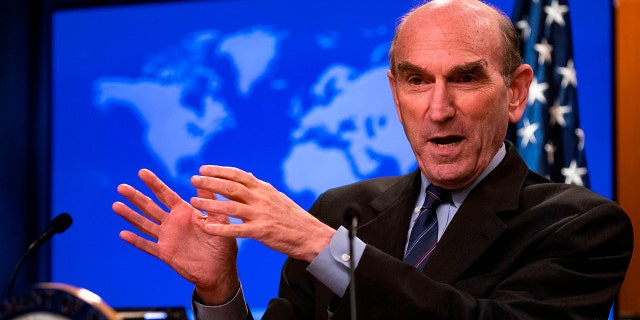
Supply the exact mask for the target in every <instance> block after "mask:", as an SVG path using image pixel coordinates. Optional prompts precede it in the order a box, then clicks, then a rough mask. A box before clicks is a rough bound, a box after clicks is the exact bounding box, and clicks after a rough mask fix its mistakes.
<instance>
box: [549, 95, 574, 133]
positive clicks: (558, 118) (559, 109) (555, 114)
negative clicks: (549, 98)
mask: <svg viewBox="0 0 640 320" xmlns="http://www.w3.org/2000/svg"><path fill="white" fill-rule="evenodd" d="M569 112H571V107H569V106H561V105H559V104H558V102H557V101H556V103H555V104H554V105H553V106H551V107H550V108H549V113H550V115H551V119H550V122H551V125H555V124H556V123H557V124H559V125H560V126H562V127H564V126H566V125H567V122H566V121H565V119H564V115H565V114H567V113H569Z"/></svg>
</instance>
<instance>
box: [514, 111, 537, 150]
mask: <svg viewBox="0 0 640 320" xmlns="http://www.w3.org/2000/svg"><path fill="white" fill-rule="evenodd" d="M523 125H524V126H523V127H522V128H520V129H518V135H519V136H520V137H521V138H522V142H521V145H522V147H523V148H524V147H526V146H527V145H529V142H531V143H532V144H536V143H538V140H536V131H537V130H538V128H540V125H539V124H537V123H533V124H532V123H529V119H526V118H525V119H524V124H523Z"/></svg>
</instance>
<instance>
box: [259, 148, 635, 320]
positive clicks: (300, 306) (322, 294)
mask: <svg viewBox="0 0 640 320" xmlns="http://www.w3.org/2000/svg"><path fill="white" fill-rule="evenodd" d="M419 192H420V173H419V172H418V171H416V172H413V173H411V174H409V175H406V176H402V177H393V178H380V179H373V180H367V181H363V182H359V183H355V184H352V185H349V186H345V187H340V188H337V189H333V190H329V191H327V192H326V193H325V194H323V195H322V196H321V197H319V198H318V200H317V201H316V203H315V204H314V205H313V207H312V208H311V210H310V211H311V213H312V214H314V215H316V216H317V217H318V218H319V219H321V220H322V221H324V222H325V223H327V224H328V225H330V226H332V227H335V228H337V227H338V226H340V225H341V224H342V223H343V216H344V213H345V212H347V211H349V210H356V211H357V212H358V213H359V214H360V219H361V224H360V228H359V229H358V237H359V238H360V239H362V240H363V241H364V242H365V243H366V244H367V246H366V249H365V251H364V254H363V256H362V258H361V260H360V262H359V265H358V267H357V269H356V270H355V283H356V292H357V293H356V301H357V313H358V317H359V318H360V319H418V318H420V319H606V318H607V315H608V312H609V310H610V308H611V303H612V301H613V300H614V298H615V297H616V295H617V294H618V291H619V288H620V286H621V284H622V281H623V279H624V276H625V273H626V270H627V267H628V264H629V261H630V259H631V253H632V250H633V232H632V228H631V223H630V220H629V218H628V217H627V215H626V214H625V213H624V212H623V211H622V210H621V209H620V208H619V207H618V206H617V205H616V204H615V203H613V202H611V201H609V200H607V199H605V198H603V197H600V196H598V195H596V194H595V193H593V192H591V191H589V190H587V189H585V188H582V187H578V186H572V185H566V184H558V183H551V182H549V181H548V180H546V179H544V178H542V177H540V176H538V175H536V174H535V173H533V172H531V171H530V170H529V169H528V168H527V166H526V164H525V163H524V161H523V160H522V159H521V158H520V156H519V155H518V154H517V152H516V150H515V148H514V147H513V145H511V144H510V143H507V154H506V156H505V158H504V159H503V161H502V162H501V163H500V164H499V165H498V167H496V168H495V169H494V170H493V171H492V172H491V173H490V174H489V175H488V176H487V177H486V178H485V179H483V180H482V181H481V182H480V183H479V184H478V185H477V186H476V187H475V188H474V189H473V190H472V191H471V192H470V193H469V195H468V196H467V198H466V199H465V201H464V202H463V204H462V205H461V207H460V208H459V209H458V212H457V213H456V215H455V217H454V218H453V220H452V221H451V223H450V224H449V226H448V228H447V230H446V231H445V233H444V234H443V235H442V238H441V239H440V241H439V243H438V246H437V247H436V249H435V250H434V251H433V252H432V254H431V256H430V258H429V260H428V261H427V263H426V265H425V267H424V269H423V270H417V269H415V268H413V267H411V266H409V265H406V264H404V263H403V262H402V256H403V253H404V247H405V243H406V241H407V239H406V238H407V230H408V228H409V220H410V215H411V211H412V209H413V205H414V204H415V201H416V199H417V197H418V193H419ZM307 266H308V264H307V263H305V262H303V261H299V260H294V259H288V260H287V261H286V262H285V265H284V267H283V271H282V278H281V284H280V294H279V295H280V299H279V300H277V301H274V306H279V307H280V308H277V307H273V308H272V307H269V308H268V309H267V312H266V313H265V317H264V318H267V319H268V318H271V317H272V316H271V314H274V313H272V311H273V310H276V309H280V310H286V311H285V312H284V313H281V312H275V313H276V314H277V315H276V316H275V317H273V318H279V319H284V318H289V317H291V318H296V319H328V318H329V317H330V316H329V315H330V314H334V315H333V319H349V313H350V310H349V296H348V295H349V290H347V293H346V294H345V296H344V297H343V298H342V299H340V298H339V297H337V296H336V295H335V294H333V293H332V292H331V291H330V290H329V289H328V288H327V287H326V286H324V285H323V284H322V283H320V282H319V281H317V280H316V279H315V278H314V277H313V276H311V275H310V274H309V273H308V272H307V271H306V270H305V269H306V267H307ZM283 305H284V306H286V307H284V308H283ZM284 314H287V315H286V316H284Z"/></svg>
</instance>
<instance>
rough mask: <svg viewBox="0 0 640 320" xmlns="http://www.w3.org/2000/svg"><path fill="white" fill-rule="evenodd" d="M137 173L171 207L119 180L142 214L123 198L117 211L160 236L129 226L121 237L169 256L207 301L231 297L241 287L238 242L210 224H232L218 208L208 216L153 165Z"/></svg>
mask: <svg viewBox="0 0 640 320" xmlns="http://www.w3.org/2000/svg"><path fill="white" fill-rule="evenodd" d="M138 175H139V177H140V179H142V181H144V183H145V184H146V185H147V186H148V187H149V189H150V190H151V191H152V192H153V193H154V194H155V196H156V197H157V199H158V200H159V201H160V202H161V203H162V204H164V206H165V207H167V208H168V209H169V212H166V211H165V210H164V209H163V208H161V207H160V206H159V205H158V204H157V203H156V202H155V201H153V200H152V199H151V198H149V197H148V196H146V195H145V194H144V193H142V192H140V191H138V190H136V189H134V188H133V187H131V186H129V185H126V184H121V185H119V186H118V192H119V193H120V194H121V195H122V196H124V197H125V198H126V199H127V200H129V202H131V204H132V205H133V206H135V207H136V208H137V209H138V210H139V211H141V212H142V214H140V213H138V212H136V211H135V210H133V209H131V208H130V207H129V206H127V205H126V204H124V203H122V202H114V203H113V210H114V211H115V212H116V213H117V214H118V215H120V216H121V217H123V218H124V219H125V220H127V221H128V222H129V223H131V225H133V226H134V227H136V228H137V229H138V230H139V231H140V232H142V233H144V234H146V235H148V236H149V237H151V238H153V239H155V240H156V241H155V242H154V241H150V240H147V239H145V238H143V237H141V236H139V235H137V234H135V233H133V232H130V231H122V232H121V233H120V237H121V238H122V239H123V240H125V241H126V242H128V243H130V244H131V245H133V246H134V247H136V248H138V249H140V250H142V251H144V252H146V253H148V254H150V255H152V256H155V257H157V258H158V259H160V260H162V261H164V262H165V263H167V264H168V265H169V266H170V267H171V268H173V269H174V270H175V271H176V272H177V273H178V274H180V275H181V276H182V277H184V278H185V279H187V280H188V281H190V282H191V283H193V284H195V285H196V291H197V292H198V295H199V296H200V297H201V299H202V300H203V302H205V303H206V304H211V305H219V304H223V303H225V302H227V301H229V300H230V299H231V298H232V297H233V295H234V294H235V292H236V290H237V289H238V288H239V286H240V282H239V279H238V272H237V267H236V256H237V252H238V247H237V244H236V241H235V239H234V238H231V237H219V236H215V235H211V232H205V228H206V225H207V224H215V225H229V218H228V217H227V216H226V215H220V214H215V213H213V214H211V213H208V215H205V214H203V213H202V212H200V211H198V210H196V209H195V208H193V207H192V206H191V205H190V204H189V203H187V202H186V201H184V200H183V199H181V198H180V196H178V194H176V193H175V192H174V191H173V190H171V189H170V188H169V187H167V185H166V184H164V183H163V182H162V181H161V180H160V179H159V178H158V177H157V176H156V175H155V174H153V173H152V172H151V171H149V170H146V169H142V170H140V172H139V173H138ZM198 198H201V199H209V201H215V196H214V195H213V194H212V193H211V192H208V191H207V190H204V189H199V190H198Z"/></svg>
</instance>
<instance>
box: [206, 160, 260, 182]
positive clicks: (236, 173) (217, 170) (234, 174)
mask: <svg viewBox="0 0 640 320" xmlns="http://www.w3.org/2000/svg"><path fill="white" fill-rule="evenodd" d="M200 174H201V175H203V176H208V177H212V178H218V179H222V180H229V181H234V182H237V183H240V184H242V185H244V186H246V187H249V188H251V187H255V186H257V185H258V184H259V183H260V180H258V179H257V178H256V177H254V176H253V174H251V173H249V172H246V171H243V170H240V169H238V168H234V167H223V166H215V165H204V166H201V167H200Z"/></svg>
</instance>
